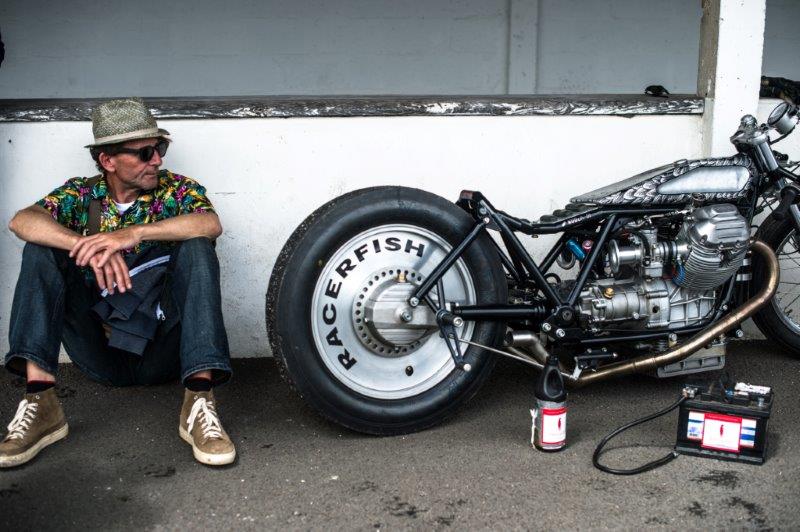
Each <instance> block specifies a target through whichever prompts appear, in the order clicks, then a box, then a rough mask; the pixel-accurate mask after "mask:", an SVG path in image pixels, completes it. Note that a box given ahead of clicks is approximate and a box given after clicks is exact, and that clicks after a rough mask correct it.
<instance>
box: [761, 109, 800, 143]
mask: <svg viewBox="0 0 800 532" xmlns="http://www.w3.org/2000/svg"><path fill="white" fill-rule="evenodd" d="M797 118H798V117H797V108H796V107H795V106H794V105H792V104H790V103H788V102H781V103H779V104H778V105H777V106H776V107H775V109H773V110H772V112H771V113H770V114H769V118H768V119H767V125H768V126H769V127H771V128H774V129H775V130H776V131H778V133H780V134H781V135H788V134H789V133H791V132H792V130H793V129H794V126H795V125H796V124H797Z"/></svg>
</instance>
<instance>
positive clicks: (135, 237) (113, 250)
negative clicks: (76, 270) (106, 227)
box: [69, 225, 142, 271]
mask: <svg viewBox="0 0 800 532" xmlns="http://www.w3.org/2000/svg"><path fill="white" fill-rule="evenodd" d="M140 229H141V226H135V225H133V226H130V227H126V228H124V229H118V230H116V231H111V232H109V233H98V234H96V235H92V236H87V237H84V238H81V239H80V240H78V242H77V243H76V244H75V245H74V246H73V247H72V250H71V251H70V252H69V256H70V257H73V258H74V259H75V263H76V264H77V265H78V266H86V265H87V264H89V263H90V261H91V260H93V259H94V258H95V257H97V259H98V260H97V262H96V266H97V267H98V268H104V267H105V266H106V263H107V262H108V260H109V259H110V258H111V257H112V256H114V255H119V252H120V251H122V250H124V249H130V248H132V247H134V246H135V245H137V244H139V243H140V242H141V241H142V238H141V236H140V235H141V230H140ZM92 267H95V266H94V265H93V266H92ZM126 271H127V268H126Z"/></svg>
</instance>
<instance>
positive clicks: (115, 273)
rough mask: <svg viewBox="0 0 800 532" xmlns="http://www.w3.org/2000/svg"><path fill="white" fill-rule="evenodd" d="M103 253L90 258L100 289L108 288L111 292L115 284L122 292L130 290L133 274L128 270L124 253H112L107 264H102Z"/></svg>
mask: <svg viewBox="0 0 800 532" xmlns="http://www.w3.org/2000/svg"><path fill="white" fill-rule="evenodd" d="M100 261H101V255H100V254H97V255H93V256H92V257H90V258H89V265H90V266H91V267H92V270H94V276H95V279H97V286H99V287H100V290H108V293H109V294H113V293H114V285H115V284H116V287H117V289H118V290H119V291H120V292H121V293H125V291H126V290H130V289H131V288H132V287H133V283H132V282H131V276H130V274H129V272H128V265H127V264H125V259H123V258H122V254H121V253H119V252H117V253H112V254H111V255H110V256H109V257H108V260H107V261H106V262H105V264H103V265H101V264H100Z"/></svg>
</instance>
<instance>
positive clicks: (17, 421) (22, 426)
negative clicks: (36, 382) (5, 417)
mask: <svg viewBox="0 0 800 532" xmlns="http://www.w3.org/2000/svg"><path fill="white" fill-rule="evenodd" d="M38 409H39V403H31V402H28V400H27V399H23V400H22V401H20V403H19V406H18V407H17V413H16V414H14V419H12V420H11V423H9V424H8V427H7V428H8V436H6V439H8V440H19V439H22V438H24V437H25V432H26V431H27V430H28V429H29V428H31V423H33V418H35V417H36V411H37V410H38Z"/></svg>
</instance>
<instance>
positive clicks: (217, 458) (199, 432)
mask: <svg viewBox="0 0 800 532" xmlns="http://www.w3.org/2000/svg"><path fill="white" fill-rule="evenodd" d="M178 433H179V434H180V435H181V438H183V440H184V441H185V442H186V443H188V444H189V445H191V446H192V452H193V453H194V457H195V459H196V460H197V461H198V462H200V463H202V464H207V465H225V464H230V463H231V462H233V461H234V460H235V459H236V448H235V447H234V446H233V442H232V441H231V439H230V437H229V436H228V434H227V433H226V432H225V430H224V429H223V428H222V424H221V423H220V421H219V415H218V414H217V410H216V403H215V401H214V393H213V392H193V391H191V390H186V393H185V394H184V396H183V407H182V408H181V422H180V425H179V426H178Z"/></svg>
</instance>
